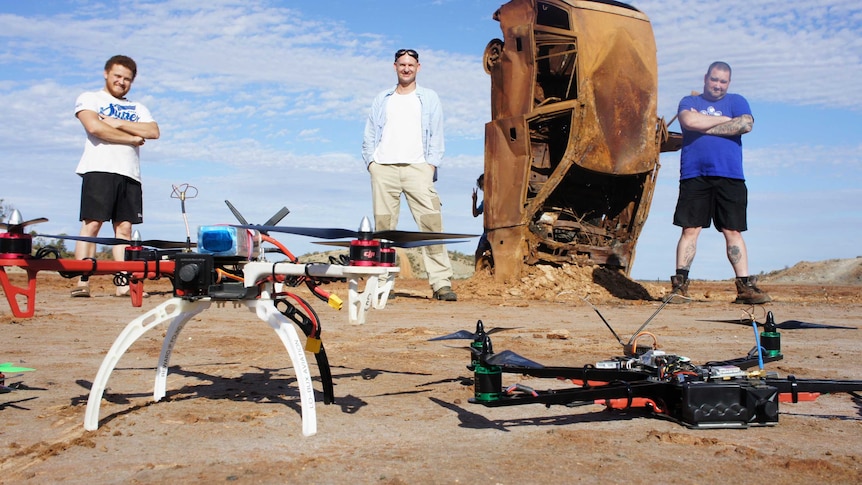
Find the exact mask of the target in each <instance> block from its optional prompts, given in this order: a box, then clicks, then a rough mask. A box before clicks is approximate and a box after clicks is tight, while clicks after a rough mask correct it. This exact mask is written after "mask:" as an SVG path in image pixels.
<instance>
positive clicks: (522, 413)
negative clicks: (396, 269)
mask: <svg viewBox="0 0 862 485" xmlns="http://www.w3.org/2000/svg"><path fill="white" fill-rule="evenodd" d="M773 279H775V280H778V278H777V277H776V278H773ZM93 280H94V291H93V293H94V294H95V296H94V297H93V298H90V299H71V298H69V296H68V292H69V288H70V286H71V283H70V281H69V280H64V279H63V278H60V277H59V276H57V275H52V274H40V276H39V292H38V302H37V306H36V315H35V317H33V318H30V319H19V318H15V317H13V316H12V315H11V312H10V311H9V309H8V306H7V305H6V304H5V300H3V304H2V305H0V342H2V343H3V351H2V355H0V362H13V363H14V364H15V365H20V366H26V367H33V368H35V369H36V371H34V372H27V373H23V374H20V375H11V376H7V380H6V384H7V385H14V386H17V387H18V389H17V390H15V391H14V392H10V393H5V394H0V419H2V421H0V447H2V448H0V450H2V451H0V483H58V482H60V481H63V482H66V483H126V484H128V483H167V482H174V483H189V482H209V483H220V482H236V483H322V484H326V483H382V484H402V483H403V484H406V483H411V484H412V483H476V484H521V483H645V484H653V483H657V482H659V483H719V482H720V483H747V482H761V483H778V484H782V483H862V400H859V399H856V398H854V397H852V396H850V395H847V394H836V395H826V396H821V397H820V398H819V399H818V400H816V401H814V402H800V403H796V404H784V403H782V404H781V405H780V418H779V423H778V424H777V425H775V426H769V427H752V428H748V429H688V428H686V427H684V426H682V425H680V424H677V423H675V422H672V421H669V420H666V419H660V418H656V417H654V416H651V415H649V413H647V412H644V411H629V412H619V411H608V410H606V409H605V408H604V407H602V406H599V405H592V404H590V405H586V406H582V407H573V408H568V407H563V406H554V407H545V406H542V405H529V406H512V407H500V408H487V407H484V406H481V405H477V404H472V403H470V402H468V399H469V398H471V397H472V396H473V388H472V373H471V372H470V371H469V370H467V368H466V365H467V364H468V362H469V353H468V352H467V350H464V349H463V348H461V347H463V346H466V345H467V344H468V343H469V342H467V341H442V342H440V341H429V339H430V338H433V337H436V336H441V335H446V334H450V333H452V332H455V331H457V330H461V329H464V330H470V331H473V330H474V329H475V326H476V321H477V320H480V319H481V320H482V321H483V323H484V324H485V326H486V328H495V327H508V328H511V329H510V330H507V331H503V332H499V333H495V334H494V335H493V342H494V350H495V351H497V352H500V351H503V350H512V351H514V352H517V353H518V354H519V355H521V356H524V357H527V358H529V359H531V360H534V361H537V362H541V363H542V364H544V365H555V366H578V367H580V366H583V365H585V364H590V363H595V362H596V361H598V360H604V359H606V358H609V357H613V356H617V355H621V350H622V349H621V347H620V345H619V343H618V342H617V341H616V339H615V338H614V337H613V335H612V334H611V332H610V331H609V330H608V329H607V327H605V325H604V324H603V323H602V321H601V319H600V318H599V316H598V315H597V314H596V312H595V311H594V310H593V308H591V307H590V306H589V305H588V304H587V303H585V302H584V301H583V300H581V298H588V299H589V300H590V301H591V302H592V303H593V304H595V305H596V307H597V308H599V310H600V311H601V313H602V315H603V316H604V317H605V318H606V319H607V320H608V322H610V324H611V325H612V326H613V328H614V330H615V331H616V332H617V333H618V334H619V335H620V336H621V337H622V338H623V339H627V338H628V337H629V336H630V335H631V334H632V332H635V331H636V330H637V329H638V327H640V326H641V324H642V323H643V322H644V321H646V320H647V318H649V317H650V315H652V314H653V313H654V312H655V311H656V310H657V309H658V308H659V305H660V302H659V301H656V299H659V298H661V297H662V296H663V294H664V293H665V292H666V291H667V282H641V283H633V282H627V281H625V280H624V279H622V278H620V277H619V276H618V275H614V274H612V273H608V272H604V271H601V270H597V269H594V268H577V267H564V268H555V269H549V268H545V269H544V270H543V269H535V270H534V271H533V272H531V273H530V274H528V275H526V276H525V278H524V279H523V281H521V282H520V284H514V285H509V286H505V287H500V286H498V285H495V284H493V282H492V280H491V279H490V278H489V277H486V276H481V275H476V276H474V277H473V278H471V279H468V280H458V281H456V282H455V285H454V287H455V290H456V291H457V292H458V296H459V301H457V302H454V303H452V302H436V301H433V300H431V299H430V298H429V296H430V291H429V290H428V288H427V283H426V282H424V281H422V280H419V279H403V278H402V279H399V280H398V281H397V282H396V288H395V296H396V298H395V299H394V300H391V301H390V302H389V304H388V305H387V306H386V308H385V309H382V310H371V311H370V313H369V314H368V322H367V323H366V324H365V325H364V326H354V325H349V324H348V322H347V310H346V309H344V310H342V311H340V312H339V311H336V310H334V309H331V308H329V307H327V306H326V305H325V304H323V303H322V302H319V301H318V300H316V299H313V298H312V297H311V296H310V295H309V293H308V291H306V290H305V288H298V289H297V293H298V294H299V295H300V296H302V297H303V298H306V299H307V300H308V301H309V302H310V303H311V304H312V305H313V307H314V308H315V310H316V311H317V313H318V315H319V316H320V319H321V321H322V326H323V334H322V337H323V343H324V345H325V348H326V352H327V354H328V356H329V360H330V363H331V368H332V374H333V379H334V383H335V397H336V402H335V403H334V404H331V405H324V404H323V396H322V393H321V387H320V382H319V380H318V376H319V373H318V369H317V367H316V366H315V365H314V359H313V358H310V359H309V363H310V364H311V365H312V367H311V374H312V376H313V377H314V379H315V382H314V386H315V391H316V394H317V396H316V409H317V426H318V432H317V434H316V435H314V436H310V437H304V436H303V435H302V428H301V415H300V408H299V402H300V399H299V392H298V389H297V385H296V379H295V373H294V372H293V369H292V367H291V363H290V359H289V357H288V355H287V352H286V350H285V348H284V346H283V345H282V344H281V342H280V341H279V339H278V338H277V336H276V334H275V333H274V332H273V331H272V330H271V329H270V328H268V325H267V324H265V323H264V322H260V321H259V320H258V319H257V318H256V317H255V315H254V314H252V313H250V312H249V311H248V310H245V309H243V308H233V307H232V306H231V305H225V307H224V308H215V307H213V308H211V309H209V310H207V311H206V312H204V313H202V314H200V315H198V316H197V317H195V318H194V319H193V320H192V321H191V322H190V323H189V324H188V325H187V326H186V328H185V329H184V330H183V331H182V333H181V334H180V335H179V340H178V342H177V344H176V347H175V350H174V354H173V358H172V360H171V369H170V374H169V375H168V380H167V397H166V398H165V399H163V400H162V401H160V402H155V403H154V402H153V399H152V385H153V378H154V369H155V367H156V365H157V359H158V355H159V351H160V349H161V344H162V339H163V338H164V336H165V329H166V328H165V327H166V326H159V327H156V328H155V329H153V330H151V331H150V332H148V333H146V334H144V335H143V336H142V337H141V338H140V339H139V340H138V341H137V342H135V343H134V344H133V345H132V346H131V347H130V349H129V350H128V352H127V353H126V354H125V355H124V356H123V357H122V359H121V360H120V361H119V363H118V364H117V367H116V369H115V370H114V372H113V374H112V375H111V377H110V380H109V382H108V389H107V391H106V393H105V396H104V399H103V400H102V401H101V413H100V427H99V428H98V430H96V431H86V430H85V429H84V427H83V422H84V413H85V408H86V403H87V397H88V394H89V389H90V386H91V383H92V381H93V379H94V378H95V375H96V372H97V370H98V368H99V366H100V364H101V362H102V360H103V358H104V356H105V354H106V352H107V350H108V349H109V348H110V347H111V344H112V343H113V341H114V339H115V338H116V337H117V335H119V333H120V331H121V330H122V329H123V328H124V327H125V326H126V325H127V323H128V322H129V321H131V320H132V319H133V318H135V317H136V316H138V315H140V314H142V313H143V312H144V311H146V310H148V309H151V308H153V307H155V306H156V305H158V304H159V303H161V302H163V301H164V300H165V299H167V298H169V297H170V289H169V286H168V285H169V283H168V282H167V280H160V281H158V282H147V284H146V288H147V290H148V291H149V292H150V293H151V297H150V298H148V299H146V300H144V305H143V307H142V308H133V307H132V306H131V304H130V302H129V300H128V299H123V298H116V297H112V296H108V295H110V294H112V293H113V287H111V286H110V278H109V277H95V278H94V279H93ZM762 286H763V287H764V289H767V290H768V291H769V292H770V294H771V295H772V296H773V298H774V300H775V301H774V302H772V303H770V304H767V305H764V306H762V307H759V308H754V309H751V310H752V311H754V312H755V313H756V316H757V318H758V320H759V321H762V320H763V314H764V312H765V311H766V310H769V311H772V312H773V313H774V315H775V318H776V321H777V322H784V321H786V320H800V321H805V322H813V323H820V324H825V325H838V326H849V327H854V329H796V330H793V329H786V330H781V343H782V351H783V354H784V360H783V361H780V362H776V363H772V364H768V368H769V369H771V370H774V371H777V372H778V373H779V374H780V375H781V376H786V375H789V374H792V375H795V376H797V377H800V378H825V379H862V352H860V350H862V345H860V342H859V336H860V331H859V330H856V329H855V328H859V327H862V297H860V289H862V287H860V286H838V285H832V284H807V285H798V284H789V283H769V278H767V279H765V280H764V281H763V284H762ZM327 289H329V290H331V291H334V292H336V293H338V294H340V295H341V296H342V297H343V298H345V299H346V294H347V292H346V285H344V284H342V283H334V284H332V285H329V286H328V288H327ZM732 291H733V289H732V283H731V282H729V281H722V282H702V281H695V282H693V284H692V294H693V295H692V296H693V297H694V299H695V301H693V302H691V303H689V304H686V305H668V306H666V307H665V308H664V309H663V310H662V311H661V312H659V313H658V315H656V316H655V318H654V319H653V320H652V322H651V323H650V324H649V326H648V327H647V330H648V331H650V332H651V333H653V334H655V335H656V337H657V340H658V344H659V346H660V348H661V349H662V350H665V351H666V352H668V353H673V354H678V355H684V356H687V357H689V358H691V359H692V361H693V362H696V363H703V362H706V361H711V360H723V359H729V358H734V357H740V356H743V355H745V354H746V353H747V352H748V351H749V350H750V349H751V348H752V347H753V345H754V343H753V342H754V335H753V330H752V328H751V327H748V326H743V325H734V324H730V323H720V322H716V321H714V320H724V319H738V318H741V317H742V316H743V310H749V309H748V308H743V307H741V306H740V305H733V304H731V303H730V302H731V301H732V300H733V298H734V294H733V292H732ZM546 381H547V380H541V379H534V378H527V377H523V376H515V375H511V374H506V375H504V385H508V384H514V383H521V384H524V385H527V386H531V387H533V388H536V389H546V388H551V387H559V384H558V383H556V382H546Z"/></svg>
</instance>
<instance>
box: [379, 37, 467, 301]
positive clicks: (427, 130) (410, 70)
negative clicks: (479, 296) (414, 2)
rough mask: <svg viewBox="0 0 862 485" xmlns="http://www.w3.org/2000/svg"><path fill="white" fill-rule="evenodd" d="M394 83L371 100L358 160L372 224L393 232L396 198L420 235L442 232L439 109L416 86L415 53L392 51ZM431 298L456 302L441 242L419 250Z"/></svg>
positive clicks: (434, 100)
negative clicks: (367, 184)
mask: <svg viewBox="0 0 862 485" xmlns="http://www.w3.org/2000/svg"><path fill="white" fill-rule="evenodd" d="M394 68H395V73H396V75H397V76H398V84H396V85H395V87H393V88H389V89H387V90H385V91H383V92H381V93H380V94H378V95H377V97H375V98H374V101H373V102H372V104H371V111H370V112H369V114H368V119H367V121H366V124H365V133H364V135H363V139H362V159H363V160H364V161H365V165H366V167H367V168H368V172H369V174H371V196H372V202H373V206H374V226H375V230H377V231H386V230H391V229H396V226H397V225H398V214H399V212H400V208H401V194H404V195H405V197H406V199H407V205H408V207H410V211H411V212H412V213H413V219H414V220H415V221H416V225H417V226H419V230H420V231H423V232H443V215H442V211H441V209H442V204H441V202H440V196H439V195H438V194H437V190H436V188H435V187H434V182H435V181H436V180H437V167H438V166H439V165H440V163H441V162H442V161H443V151H444V143H443V109H442V107H441V106H440V99H439V98H438V96H437V93H436V92H434V91H433V90H431V89H428V88H425V87H422V86H419V85H418V84H416V74H417V73H418V72H419V69H420V65H419V54H418V53H417V52H416V51H415V50H413V49H399V50H398V51H397V52H395V63H394ZM422 255H423V257H424V263H425V270H426V271H427V272H428V283H429V284H430V285H431V290H432V291H433V292H434V299H436V300H442V301H457V299H458V296H457V295H456V294H455V292H454V291H452V283H451V278H452V275H453V272H452V263H451V262H450V261H449V254H448V253H447V252H446V247H445V246H444V245H442V244H435V245H432V246H426V247H424V248H422Z"/></svg>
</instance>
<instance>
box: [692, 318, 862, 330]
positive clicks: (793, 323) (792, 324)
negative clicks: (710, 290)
mask: <svg viewBox="0 0 862 485" xmlns="http://www.w3.org/2000/svg"><path fill="white" fill-rule="evenodd" d="M698 321H699V322H716V323H733V324H736V325H745V326H748V327H750V326H751V320H750V319H748V318H738V319H736V320H732V319H731V320H698ZM757 325H758V326H761V327H762V326H763V324H762V323H760V322H758V323H757ZM775 328H777V329H779V330H800V329H806V328H809V329H810V328H824V329H842V330H858V329H857V328H856V327H843V326H841V325H826V324H823V323H811V322H802V321H799V320H787V321H784V322H781V323H776V324H775Z"/></svg>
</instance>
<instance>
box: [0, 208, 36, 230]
mask: <svg viewBox="0 0 862 485" xmlns="http://www.w3.org/2000/svg"><path fill="white" fill-rule="evenodd" d="M21 219H22V218H21V213H20V212H18V209H13V210H12V214H11V215H10V216H9V220H8V221H7V222H0V229H6V231H8V232H10V233H16V234H23V233H24V228H26V227H27V226H29V225H31V224H38V223H40V222H48V219H46V218H44V217H39V218H38V219H30V220H29V221H22V220H21Z"/></svg>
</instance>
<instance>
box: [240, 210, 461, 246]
mask: <svg viewBox="0 0 862 485" xmlns="http://www.w3.org/2000/svg"><path fill="white" fill-rule="evenodd" d="M237 227H242V228H244V229H253V230H257V231H261V232H282V233H287V234H297V235H300V236H309V237H319V238H321V239H365V240H372V239H387V240H389V241H392V242H393V243H407V242H416V241H429V240H444V239H468V238H472V237H476V235H475V234H452V233H443V232H414V231H397V230H387V231H372V230H371V224H370V223H369V222H368V218H367V217H365V218H363V219H362V223H361V224H360V227H359V230H357V231H354V230H350V229H338V228H314V227H289V226H273V225H260V226H258V225H255V224H240V225H239V226H237ZM438 244H441V243H438Z"/></svg>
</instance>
